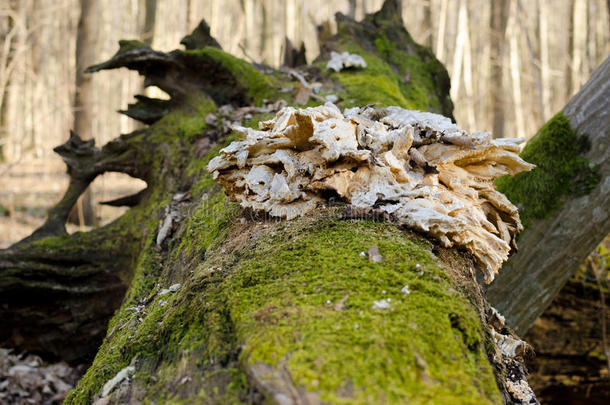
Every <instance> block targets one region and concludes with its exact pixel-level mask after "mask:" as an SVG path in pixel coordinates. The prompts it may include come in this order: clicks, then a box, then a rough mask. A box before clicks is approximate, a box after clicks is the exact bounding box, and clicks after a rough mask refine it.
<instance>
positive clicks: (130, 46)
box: [117, 39, 146, 53]
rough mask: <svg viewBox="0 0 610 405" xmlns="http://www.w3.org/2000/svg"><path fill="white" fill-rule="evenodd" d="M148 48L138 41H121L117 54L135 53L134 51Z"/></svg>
mask: <svg viewBox="0 0 610 405" xmlns="http://www.w3.org/2000/svg"><path fill="white" fill-rule="evenodd" d="M140 48H146V44H144V43H143V42H141V41H138V40H136V39H121V40H120V41H119V51H118V52H117V53H122V52H128V51H133V50H134V49H140Z"/></svg>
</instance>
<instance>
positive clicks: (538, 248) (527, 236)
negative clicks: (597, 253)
mask: <svg viewBox="0 0 610 405" xmlns="http://www.w3.org/2000/svg"><path fill="white" fill-rule="evenodd" d="M609 103H610V58H608V59H606V61H605V62H604V63H603V64H602V65H601V66H600V67H599V68H598V69H597V70H596V71H595V72H594V73H593V75H592V76H591V78H590V79H589V81H588V82H587V83H586V84H585V85H584V86H583V87H582V88H581V90H580V91H579V92H578V93H577V94H576V95H575V96H574V97H572V98H571V99H570V101H569V102H568V104H567V105H566V106H565V108H564V109H563V111H562V113H561V114H560V115H558V116H556V117H555V118H553V119H551V121H549V123H547V124H546V125H545V126H544V127H543V128H542V129H541V130H540V131H539V134H538V135H537V137H535V138H534V139H533V140H531V141H530V142H529V144H528V146H526V149H525V150H524V152H523V153H524V154H525V155H527V156H528V157H531V159H528V158H526V160H530V161H531V160H534V161H531V163H535V164H537V165H539V167H538V168H536V169H534V171H532V172H530V173H528V174H524V175H517V176H515V178H514V179H512V180H507V182H506V183H504V184H503V185H502V186H501V187H500V190H502V191H504V192H505V193H506V194H507V196H508V197H509V198H510V199H511V201H513V203H515V204H516V205H517V206H519V208H520V213H521V216H522V218H524V216H525V219H526V220H527V221H529V222H531V223H530V224H529V226H527V228H526V230H525V232H523V233H522V234H521V235H520V237H519V241H518V245H519V252H518V253H517V254H515V255H513V256H512V257H511V258H510V259H509V261H508V262H507V263H506V264H505V265H504V266H503V268H502V270H501V271H500V275H499V277H498V278H496V280H495V281H494V283H493V284H491V286H490V287H489V288H488V289H487V297H488V299H489V301H490V302H491V303H492V305H494V306H495V307H496V308H497V309H498V310H499V311H500V312H501V313H502V314H504V316H506V318H507V321H508V323H509V325H511V326H512V327H513V328H514V329H515V330H516V331H517V332H518V333H520V334H525V332H527V330H528V329H529V328H530V327H531V326H532V324H533V323H534V321H535V320H536V319H537V318H538V317H539V316H540V315H541V314H542V312H543V311H544V310H545V309H546V308H547V307H548V306H549V305H550V303H551V301H552V300H553V298H555V296H556V295H557V293H558V292H559V290H561V288H562V287H563V286H564V285H565V283H566V281H567V280H568V278H569V277H570V276H571V275H572V274H574V272H575V271H576V270H577V269H578V267H579V266H580V265H581V264H582V263H583V262H584V260H585V258H586V257H587V256H588V255H589V253H591V252H592V251H593V249H595V247H596V246H598V245H599V243H600V242H601V241H602V240H603V238H604V237H605V236H606V235H608V233H609V232H610V215H609V213H608V207H610V111H608V108H607V106H608V105H609ZM536 138H538V139H536ZM528 148H529V149H528ZM568 150H572V152H571V153H572V154H573V157H572V158H567V157H566V156H567V151H568ZM522 156H523V155H522ZM523 157H525V156H523ZM549 162H558V165H561V167H559V166H555V165H552V164H551V165H549ZM556 168H557V169H558V170H555V169H556ZM557 184H563V185H564V186H562V188H561V189H555V190H554V191H553V187H554V186H553V185H557ZM549 187H550V188H549ZM549 190H551V191H552V192H549ZM544 194H546V196H545V195H544ZM528 218H529V219H528Z"/></svg>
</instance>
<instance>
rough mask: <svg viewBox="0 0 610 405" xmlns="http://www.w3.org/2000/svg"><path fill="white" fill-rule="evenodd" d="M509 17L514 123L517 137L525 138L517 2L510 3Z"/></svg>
mask: <svg viewBox="0 0 610 405" xmlns="http://www.w3.org/2000/svg"><path fill="white" fill-rule="evenodd" d="M511 5H512V7H511V11H510V14H511V16H510V17H509V27H508V30H509V34H508V37H509V38H510V41H509V45H510V58H509V59H510V77H511V84H512V86H511V88H512V92H513V105H514V110H515V121H516V124H517V137H518V138H525V118H524V115H525V112H524V109H523V95H522V93H521V70H520V68H521V61H520V57H519V36H518V33H517V20H518V19H519V16H518V9H517V1H516V0H514V1H512V3H511Z"/></svg>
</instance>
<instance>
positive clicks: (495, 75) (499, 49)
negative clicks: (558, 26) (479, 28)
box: [489, 0, 510, 138]
mask: <svg viewBox="0 0 610 405" xmlns="http://www.w3.org/2000/svg"><path fill="white" fill-rule="evenodd" d="M509 6H510V0H497V1H492V2H491V18H490V24H489V28H490V33H491V38H492V39H491V52H490V58H491V65H490V66H491V72H490V76H489V84H490V85H489V95H490V97H491V100H490V102H491V115H492V130H493V134H494V136H495V137H498V138H501V137H503V136H504V105H505V102H506V97H505V96H504V94H505V90H504V86H503V75H502V71H503V61H504V48H505V43H506V39H505V37H506V26H507V23H508V15H509Z"/></svg>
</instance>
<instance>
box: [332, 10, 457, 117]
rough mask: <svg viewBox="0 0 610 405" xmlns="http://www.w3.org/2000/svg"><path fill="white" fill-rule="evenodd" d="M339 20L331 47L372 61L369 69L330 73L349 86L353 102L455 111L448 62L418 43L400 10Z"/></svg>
mask: <svg viewBox="0 0 610 405" xmlns="http://www.w3.org/2000/svg"><path fill="white" fill-rule="evenodd" d="M337 25H338V31H339V32H338V34H337V36H336V37H334V38H333V39H331V41H330V43H329V44H327V47H328V48H329V50H335V51H339V52H343V51H347V52H350V53H356V54H358V55H360V56H362V57H363V58H364V60H365V61H366V64H367V66H366V68H364V69H346V70H343V71H341V72H338V73H331V74H330V77H331V78H332V79H333V80H336V81H338V82H339V83H340V84H341V85H342V86H343V88H344V89H345V92H344V93H341V96H342V97H343V99H344V100H346V101H347V104H348V106H350V105H359V106H361V105H366V104H377V105H378V106H390V105H398V106H401V107H403V108H408V109H417V110H422V111H432V112H436V113H440V114H443V115H445V116H448V117H453V104H452V103H451V100H450V98H449V96H448V92H449V86H450V82H449V75H448V74H447V71H446V69H445V67H444V66H443V65H442V64H441V63H440V62H439V61H438V60H437V59H436V58H435V57H434V55H433V53H432V52H431V51H430V49H428V48H425V47H423V46H421V45H418V44H417V43H415V41H414V40H413V38H411V36H410V35H409V33H408V32H407V31H406V30H405V29H404V26H403V25H402V21H401V20H400V17H399V16H393V18H392V19H388V18H387V16H385V15H382V14H380V13H377V14H373V15H369V16H367V17H366V18H365V20H364V23H363V24H359V23H355V22H354V21H353V20H351V19H348V18H347V17H340V18H338V20H337ZM320 65H321V67H322V66H323V65H324V64H322V63H320ZM324 68H325V67H324ZM344 104H345V103H344Z"/></svg>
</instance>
